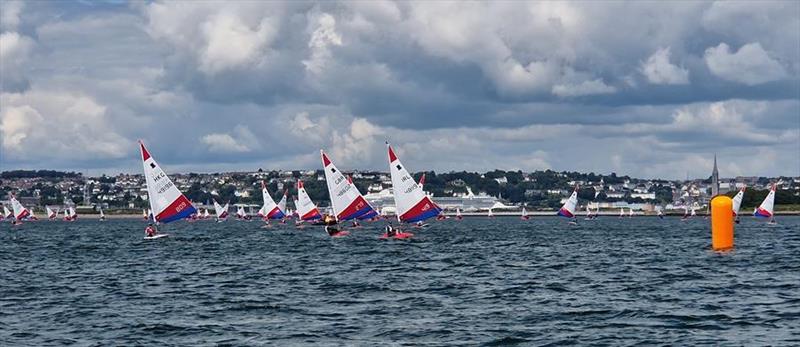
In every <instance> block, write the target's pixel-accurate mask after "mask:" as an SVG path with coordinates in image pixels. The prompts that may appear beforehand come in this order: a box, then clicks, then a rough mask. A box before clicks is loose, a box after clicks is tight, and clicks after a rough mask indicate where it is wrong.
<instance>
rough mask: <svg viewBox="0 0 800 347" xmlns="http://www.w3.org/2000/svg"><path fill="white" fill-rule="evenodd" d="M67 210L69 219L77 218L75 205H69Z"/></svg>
mask: <svg viewBox="0 0 800 347" xmlns="http://www.w3.org/2000/svg"><path fill="white" fill-rule="evenodd" d="M68 210H69V220H71V221H75V220H78V212H77V211H75V207H72V206H70V207H69V209H68Z"/></svg>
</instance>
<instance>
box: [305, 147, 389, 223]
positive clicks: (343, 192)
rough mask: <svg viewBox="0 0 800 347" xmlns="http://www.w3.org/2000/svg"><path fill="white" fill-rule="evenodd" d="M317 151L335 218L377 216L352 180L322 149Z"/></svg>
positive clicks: (347, 218) (346, 218)
mask: <svg viewBox="0 0 800 347" xmlns="http://www.w3.org/2000/svg"><path fill="white" fill-rule="evenodd" d="M319 153H320V156H321V157H322V167H323V168H324V170H323V171H325V183H326V184H327V185H328V195H329V196H330V198H331V207H332V208H333V214H334V216H335V217H336V219H337V220H340V221H342V220H349V219H353V218H358V219H365V218H372V217H374V216H377V215H378V213H377V212H375V209H373V208H372V206H370V204H369V203H368V202H367V200H365V199H364V197H363V196H362V195H361V192H359V191H358V188H356V186H355V185H354V184H353V183H352V181H351V180H350V179H349V178H347V177H345V176H344V174H342V172H341V171H339V169H338V168H337V167H336V165H334V164H333V162H332V161H331V160H330V159H329V158H328V156H327V155H326V154H325V152H324V151H322V150H320V151H319Z"/></svg>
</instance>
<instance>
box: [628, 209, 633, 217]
mask: <svg viewBox="0 0 800 347" xmlns="http://www.w3.org/2000/svg"><path fill="white" fill-rule="evenodd" d="M628 217H633V209H632V208H628Z"/></svg>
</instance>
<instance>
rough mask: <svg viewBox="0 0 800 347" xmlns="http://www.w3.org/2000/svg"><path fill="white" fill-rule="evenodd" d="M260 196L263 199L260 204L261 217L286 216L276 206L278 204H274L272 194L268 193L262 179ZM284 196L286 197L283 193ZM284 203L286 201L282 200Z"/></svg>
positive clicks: (279, 217) (281, 217) (267, 218)
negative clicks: (262, 202)
mask: <svg viewBox="0 0 800 347" xmlns="http://www.w3.org/2000/svg"><path fill="white" fill-rule="evenodd" d="M261 198H262V199H263V201H264V205H262V206H261V217H262V218H263V219H266V220H269V219H283V217H286V214H285V213H284V212H283V210H282V209H281V208H280V207H278V204H276V203H275V200H273V199H272V196H270V195H269V191H268V190H267V184H266V183H264V181H261ZM284 198H286V195H285V194H284ZM285 204H286V202H284V205H285ZM284 208H285V207H284Z"/></svg>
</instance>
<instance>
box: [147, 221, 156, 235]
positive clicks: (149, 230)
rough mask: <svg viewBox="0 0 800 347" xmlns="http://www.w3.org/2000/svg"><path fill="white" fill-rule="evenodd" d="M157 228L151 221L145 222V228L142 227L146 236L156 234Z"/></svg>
mask: <svg viewBox="0 0 800 347" xmlns="http://www.w3.org/2000/svg"><path fill="white" fill-rule="evenodd" d="M157 232H158V230H156V228H155V227H154V226H153V223H149V224H147V228H144V235H145V236H147V237H153V236H156V233H157Z"/></svg>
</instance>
